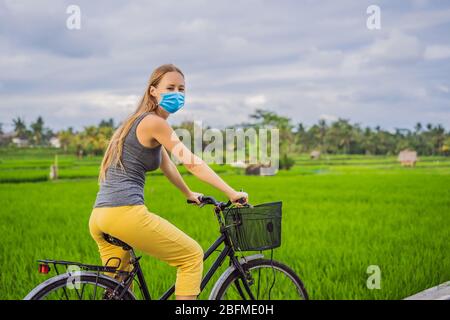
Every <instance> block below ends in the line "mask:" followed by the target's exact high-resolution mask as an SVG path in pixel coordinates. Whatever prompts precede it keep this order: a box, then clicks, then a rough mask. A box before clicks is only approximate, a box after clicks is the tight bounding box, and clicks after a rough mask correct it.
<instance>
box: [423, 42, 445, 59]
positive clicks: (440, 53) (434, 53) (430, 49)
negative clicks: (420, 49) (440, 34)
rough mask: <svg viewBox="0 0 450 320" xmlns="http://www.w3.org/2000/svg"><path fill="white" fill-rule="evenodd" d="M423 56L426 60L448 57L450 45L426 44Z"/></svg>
mask: <svg viewBox="0 0 450 320" xmlns="http://www.w3.org/2000/svg"><path fill="white" fill-rule="evenodd" d="M424 57H425V59H426V60H438V59H448V58H450V46H447V45H431V46H427V48H426V50H425V54H424Z"/></svg>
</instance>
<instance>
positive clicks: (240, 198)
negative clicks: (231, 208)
mask: <svg viewBox="0 0 450 320" xmlns="http://www.w3.org/2000/svg"><path fill="white" fill-rule="evenodd" d="M228 198H229V199H230V201H231V202H232V203H233V204H235V205H236V206H238V207H239V206H241V205H244V204H247V203H248V193H247V192H242V191H239V192H238V191H235V192H234V193H233V194H231V195H229V196H228Z"/></svg>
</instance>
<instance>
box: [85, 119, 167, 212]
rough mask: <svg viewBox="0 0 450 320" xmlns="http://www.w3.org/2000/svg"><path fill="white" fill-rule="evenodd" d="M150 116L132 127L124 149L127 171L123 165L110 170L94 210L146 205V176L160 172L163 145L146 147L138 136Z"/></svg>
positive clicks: (138, 120)
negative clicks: (137, 129)
mask: <svg viewBox="0 0 450 320" xmlns="http://www.w3.org/2000/svg"><path fill="white" fill-rule="evenodd" d="M149 113H150V112H144V113H143V114H142V115H140V116H139V117H138V118H137V119H136V120H135V122H134V123H133V125H132V126H131V128H130V131H129V132H128V134H127V136H126V137H125V140H124V144H123V149H122V163H123V166H124V167H125V172H124V171H123V169H122V168H121V167H120V165H119V164H118V165H117V167H115V166H110V167H109V168H108V169H107V170H106V176H105V181H104V182H102V183H101V184H100V190H99V191H98V193H97V198H96V200H95V203H94V208H97V207H118V206H125V205H140V204H144V184H145V173H146V172H147V171H153V170H156V169H158V168H159V165H160V163H161V145H159V146H157V147H154V148H149V147H145V146H143V145H142V144H141V143H140V142H139V140H138V139H137V136H136V128H137V126H138V124H139V122H140V121H141V120H142V119H143V118H144V117H145V116H146V115H148V114H149Z"/></svg>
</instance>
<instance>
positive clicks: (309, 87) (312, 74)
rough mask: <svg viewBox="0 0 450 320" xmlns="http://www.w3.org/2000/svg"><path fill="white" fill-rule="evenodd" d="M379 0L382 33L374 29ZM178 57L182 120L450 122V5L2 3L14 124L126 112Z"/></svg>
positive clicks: (2, 111) (6, 108)
mask: <svg viewBox="0 0 450 320" xmlns="http://www.w3.org/2000/svg"><path fill="white" fill-rule="evenodd" d="M72 4H75V5H78V6H79V8H80V10H81V28H80V29H79V30H77V29H75V30H71V29H69V28H67V26H66V22H67V19H68V18H69V16H70V14H68V13H66V10H67V7H68V6H69V5H72ZM372 4H374V5H377V6H379V8H380V9H381V28H380V29H372V30H371V29H369V28H367V23H366V22H367V19H368V18H369V16H370V14H368V13H367V8H368V6H369V5H372ZM164 63H174V64H175V65H177V66H178V67H180V68H181V70H183V72H184V73H185V76H186V105H185V107H184V108H183V109H182V110H181V111H179V112H178V113H177V114H175V115H173V116H171V119H170V122H171V123H178V122H180V121H182V120H202V121H203V122H204V124H206V125H210V126H213V127H219V128H222V127H224V126H226V125H231V124H236V123H240V122H244V121H248V120H249V118H248V115H249V114H251V113H252V112H253V111H254V110H255V109H256V108H263V109H267V110H273V111H276V112H278V113H279V114H281V115H284V116H287V117H290V118H291V119H292V121H293V123H294V124H297V123H298V122H303V123H304V124H306V125H307V126H309V125H312V124H313V123H315V122H317V121H318V119H320V118H323V119H326V120H328V121H332V120H334V119H337V118H338V117H342V118H345V119H350V121H351V122H359V123H361V124H362V125H363V126H366V125H367V126H372V127H373V126H376V125H380V126H381V127H382V128H385V129H390V130H391V129H393V128H412V127H413V126H414V125H415V123H416V122H418V121H420V122H422V123H429V122H430V123H434V124H437V123H441V124H442V125H444V126H445V127H446V128H447V130H449V129H450V2H449V1H438V0H433V1H431V0H430V1H426V0H416V1H413V0H411V1H407V0H404V1H400V0H399V1H375V0H371V1H363V0H354V1H347V0H340V1H332V0H330V1H317V0H311V1H299V0H293V1H287V0H277V1H275V0H273V1H265V0H245V1H233V2H230V1H225V0H223V1H212V0H209V1H207V0H186V1H171V0H170V1H169V0H164V1H111V0H108V1H76V0H72V1H59V0H58V1H57V0H53V1H43V0H34V1H32V0H29V1H25V0H11V1H6V0H0V122H1V123H3V130H4V131H7V132H8V131H11V130H12V129H13V126H12V119H13V118H15V117H17V116H21V117H23V118H25V120H26V123H27V124H29V123H30V122H31V121H34V120H35V119H36V117H37V116H38V115H41V116H43V118H44V121H45V124H46V126H48V127H50V128H52V129H54V130H59V129H62V128H67V127H69V126H72V127H74V128H76V129H81V128H82V127H83V126H85V125H90V124H98V122H99V121H100V120H101V119H106V118H110V117H112V118H114V119H115V121H116V123H117V122H119V121H122V120H123V119H124V117H126V116H127V115H128V114H130V113H131V112H132V111H133V110H134V109H135V108H136V104H137V102H138V99H139V98H140V96H141V95H142V94H143V92H144V90H145V85H146V83H147V81H148V78H149V76H150V74H151V72H152V70H153V69H154V68H156V67H157V66H159V65H161V64H164Z"/></svg>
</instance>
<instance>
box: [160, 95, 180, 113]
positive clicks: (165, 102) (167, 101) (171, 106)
mask: <svg viewBox="0 0 450 320" xmlns="http://www.w3.org/2000/svg"><path fill="white" fill-rule="evenodd" d="M159 105H160V106H161V107H162V108H163V109H164V110H166V111H167V112H169V113H175V112H177V111H178V110H180V109H181V107H183V106H184V94H183V93H180V92H166V93H161V101H160V102H159Z"/></svg>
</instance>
